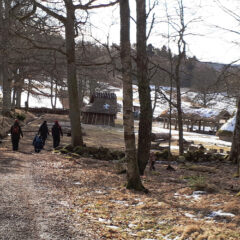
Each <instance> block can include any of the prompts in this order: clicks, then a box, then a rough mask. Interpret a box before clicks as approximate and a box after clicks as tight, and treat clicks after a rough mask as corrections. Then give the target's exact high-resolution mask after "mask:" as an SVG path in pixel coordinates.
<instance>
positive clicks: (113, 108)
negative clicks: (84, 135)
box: [82, 92, 118, 126]
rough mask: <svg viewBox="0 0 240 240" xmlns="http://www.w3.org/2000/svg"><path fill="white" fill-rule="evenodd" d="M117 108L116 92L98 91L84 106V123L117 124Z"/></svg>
mask: <svg viewBox="0 0 240 240" xmlns="http://www.w3.org/2000/svg"><path fill="white" fill-rule="evenodd" d="M117 109H118V107H117V97H116V94H115V93H108V92H96V93H94V94H93V95H92V96H91V99H90V103H89V104H88V105H86V106H85V107H83V108H82V123H86V124H93V125H108V126H115V119H116V115H117Z"/></svg>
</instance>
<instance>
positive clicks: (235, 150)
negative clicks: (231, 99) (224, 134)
mask: <svg viewBox="0 0 240 240" xmlns="http://www.w3.org/2000/svg"><path fill="white" fill-rule="evenodd" d="M239 155H240V97H239V98H238V102H237V115H236V124H235V129H234V132H233V140H232V147H231V152H230V157H229V159H230V160H231V161H233V162H234V163H237V161H238V158H239Z"/></svg>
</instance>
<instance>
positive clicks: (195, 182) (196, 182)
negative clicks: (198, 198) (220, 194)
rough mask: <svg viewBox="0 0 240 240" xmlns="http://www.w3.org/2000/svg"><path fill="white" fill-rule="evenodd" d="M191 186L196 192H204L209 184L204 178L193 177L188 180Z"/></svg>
mask: <svg viewBox="0 0 240 240" xmlns="http://www.w3.org/2000/svg"><path fill="white" fill-rule="evenodd" d="M188 183H189V186H190V187H191V188H192V189H193V190H195V191H204V190H206V187H207V182H206V179H205V177H203V176H192V177H190V178H189V179H188Z"/></svg>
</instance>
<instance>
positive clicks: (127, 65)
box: [120, 0, 145, 191]
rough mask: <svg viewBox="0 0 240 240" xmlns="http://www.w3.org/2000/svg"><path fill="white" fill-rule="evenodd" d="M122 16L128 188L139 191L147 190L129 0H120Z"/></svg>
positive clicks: (124, 119) (124, 120)
mask: <svg viewBox="0 0 240 240" xmlns="http://www.w3.org/2000/svg"><path fill="white" fill-rule="evenodd" d="M120 18H121V33H120V35H121V50H120V51H121V63H122V77H123V124H124V140H125V149H126V158H127V180H128V182H127V188H129V189H136V190H139V191H143V190H145V188H144V187H143V185H142V183H141V179H140V175H139V169H138V164H137V158H136V146H135V134H134V119H133V112H132V109H133V90H132V63H131V45H130V9H129V2H128V0H120Z"/></svg>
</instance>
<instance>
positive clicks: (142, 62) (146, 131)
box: [136, 0, 152, 175]
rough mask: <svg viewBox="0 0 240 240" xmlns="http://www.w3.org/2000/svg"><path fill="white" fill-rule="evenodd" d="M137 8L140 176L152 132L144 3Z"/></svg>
mask: <svg viewBox="0 0 240 240" xmlns="http://www.w3.org/2000/svg"><path fill="white" fill-rule="evenodd" d="M136 7H137V22H136V23H137V80H138V91H139V101H140V118H139V134H138V155H137V156H138V164H139V171H140V174H141V175H143V174H144V170H145V168H146V165H147V163H148V159H149V153H150V146H151V131H152V105H151V95H150V86H149V78H148V58H147V46H146V41H147V37H146V20H147V16H146V1H145V0H136Z"/></svg>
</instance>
